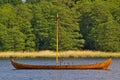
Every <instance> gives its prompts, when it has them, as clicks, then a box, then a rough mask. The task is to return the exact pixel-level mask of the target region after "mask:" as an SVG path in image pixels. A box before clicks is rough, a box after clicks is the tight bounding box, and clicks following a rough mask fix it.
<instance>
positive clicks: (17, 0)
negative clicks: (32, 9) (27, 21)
mask: <svg viewBox="0 0 120 80" xmlns="http://www.w3.org/2000/svg"><path fill="white" fill-rule="evenodd" d="M6 3H10V4H12V5H17V4H21V3H22V0H0V4H1V5H2V4H6Z"/></svg>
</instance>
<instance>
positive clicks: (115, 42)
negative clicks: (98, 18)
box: [88, 21, 120, 51]
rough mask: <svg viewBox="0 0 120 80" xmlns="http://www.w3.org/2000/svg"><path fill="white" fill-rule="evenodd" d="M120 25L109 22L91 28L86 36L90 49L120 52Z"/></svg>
mask: <svg viewBox="0 0 120 80" xmlns="http://www.w3.org/2000/svg"><path fill="white" fill-rule="evenodd" d="M119 26H120V25H118V24H117V23H116V22H114V21H112V22H111V21H109V22H106V23H103V24H100V25H98V26H97V27H94V28H92V30H91V33H90V34H89V36H88V39H89V44H90V45H91V46H90V48H91V49H95V50H102V51H120V28H119Z"/></svg>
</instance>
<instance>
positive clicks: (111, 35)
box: [0, 0, 120, 52]
mask: <svg viewBox="0 0 120 80" xmlns="http://www.w3.org/2000/svg"><path fill="white" fill-rule="evenodd" d="M57 13H58V14H59V19H58V20H59V50H100V51H110V52H120V0H26V2H22V1H21V0H0V51H36V50H55V49H56V14H57Z"/></svg>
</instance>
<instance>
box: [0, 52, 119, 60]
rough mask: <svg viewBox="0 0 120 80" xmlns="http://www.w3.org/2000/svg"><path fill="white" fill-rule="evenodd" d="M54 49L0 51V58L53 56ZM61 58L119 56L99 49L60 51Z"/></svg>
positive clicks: (116, 53)
mask: <svg viewBox="0 0 120 80" xmlns="http://www.w3.org/2000/svg"><path fill="white" fill-rule="evenodd" d="M55 57H56V52H55V51H49V50H44V51H33V52H27V51H26V52H22V51H21V52H13V51H8V52H0V59H4V58H5V59H6V58H55ZM59 57H61V58H109V57H111V58H120V52H101V51H88V50H85V51H60V52H59Z"/></svg>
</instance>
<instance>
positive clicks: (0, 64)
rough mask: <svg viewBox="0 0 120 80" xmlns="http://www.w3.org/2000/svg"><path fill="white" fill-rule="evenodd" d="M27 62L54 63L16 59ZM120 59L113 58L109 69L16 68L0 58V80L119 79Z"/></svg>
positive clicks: (91, 60)
mask: <svg viewBox="0 0 120 80" xmlns="http://www.w3.org/2000/svg"><path fill="white" fill-rule="evenodd" d="M104 60H106V59H85V58H83V59H66V60H65V62H66V63H68V62H71V64H72V65H75V64H86V63H96V62H101V61H104ZM17 61H18V62H22V63H29V64H44V65H52V64H55V59H22V60H20V59H17ZM119 66H120V59H113V61H112V63H111V65H110V67H109V69H110V70H16V69H14V68H13V66H12V65H11V63H10V61H9V60H8V59H0V80H120V69H119V68H120V67H119Z"/></svg>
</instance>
